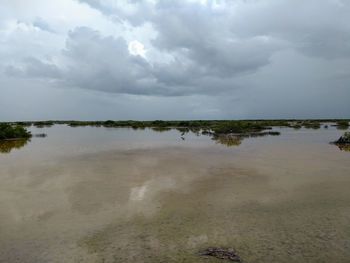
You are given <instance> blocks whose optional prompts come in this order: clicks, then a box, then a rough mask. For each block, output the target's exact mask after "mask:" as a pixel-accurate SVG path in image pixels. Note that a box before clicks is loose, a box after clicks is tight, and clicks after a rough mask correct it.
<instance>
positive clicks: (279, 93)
mask: <svg viewBox="0 0 350 263" xmlns="http://www.w3.org/2000/svg"><path fill="white" fill-rule="evenodd" d="M35 2H37V3H36V6H40V7H41V8H40V10H39V9H38V8H35V7H34V6H33V5H28V4H27V3H26V2H25V1H20V0H15V1H7V0H5V3H4V4H3V5H4V9H3V11H0V36H1V39H2V41H1V42H0V58H1V62H0V70H1V73H0V83H6V85H12V86H13V88H9V87H6V92H7V93H8V95H9V96H19V95H16V94H17V91H19V90H21V89H25V88H26V87H22V86H21V85H22V84H20V83H23V82H25V83H29V85H27V86H30V87H33V89H34V87H38V86H40V87H43V86H44V87H45V88H46V89H47V90H52V92H55V90H57V89H59V90H60V89H61V90H62V91H61V92H66V93H67V96H68V94H72V91H70V90H74V92H73V93H74V96H76V97H77V100H78V101H79V103H80V104H78V105H77V106H76V107H80V108H85V107H92V106H87V105H86V104H85V102H82V101H81V99H78V97H79V90H80V91H81V92H80V93H81V94H82V95H81V96H83V97H84V96H86V92H90V94H93V96H92V97H93V98H95V99H96V102H93V103H97V101H99V99H100V98H101V97H104V96H106V94H110V95H111V96H114V97H113V98H114V99H113V102H111V105H110V107H113V106H112V105H115V107H116V111H117V109H118V108H119V107H121V106H120V105H121V100H125V98H126V97H125V96H127V98H128V99H130V101H131V102H130V110H133V109H134V112H133V113H132V114H131V115H130V114H129V115H128V116H131V117H133V118H141V119H143V118H151V119H153V118H168V119H171V118H175V117H176V118H183V119H188V118H203V119H206V118H258V117H259V118H303V117H305V118H307V117H316V118H319V117H348V116H349V114H350V106H348V105H349V104H348V101H347V99H346V98H350V87H349V83H350V82H349V81H350V75H349V72H350V26H349V25H350V3H349V1H345V0H344V1H342V0H321V1H319V0H317V1H316V0H310V1H302V0H296V1H294V0H293V1H292V0H281V1H273V0H266V1H256V0H246V1H243V0H231V1H209V0H208V1H199V0H198V1H196V0H188V1H135V0H133V1H113V0H106V1H100V0H79V1H77V0H76V1H75V0H64V1H56V2H54V4H53V5H51V6H50V5H49V4H47V3H46V2H45V1H43V0H37V1H35ZM1 78H2V79H1ZM27 88H28V87H27ZM3 89H4V90H5V88H3ZM40 89H41V88H40ZM11 90H13V92H12V91H11ZM14 90H15V91H16V92H14ZM45 94H46V92H45ZM83 94H84V95H83ZM62 96H63V95H62ZM89 96H90V95H89ZM130 96H131V97H130ZM63 97H64V96H63ZM121 98H123V99H121ZM2 100H3V99H2ZM89 100H91V98H90V99H89ZM174 100H175V101H177V102H178V103H176V102H175V101H174ZM13 101H15V99H13ZM159 101H163V102H166V101H168V102H170V101H172V102H174V103H160V104H159V103H158V102H159ZM190 101H195V102H196V103H195V104H191V103H190V104H191V105H188V103H189V102H190ZM0 102H1V100H0ZM90 102H91V101H90ZM201 102H202V103H201ZM135 103H138V107H137V109H138V110H136V107H134V106H135V105H133V104H135ZM177 104H178V105H182V106H184V104H186V107H184V109H186V110H184V111H183V112H181V113H180V114H177V115H176V116H175V115H173V116H172V114H171V113H169V112H172V111H171V110H170V111H165V110H164V107H174V109H175V108H176V105H177ZM157 105H158V106H157ZM193 105H195V106H193ZM295 105H298V107H297V108H296V107H295ZM322 105H323V106H322ZM0 107H1V106H0ZM105 107H107V106H105ZM108 107H109V106H108ZM123 107H124V108H125V107H126V106H125V105H124V106H123ZM80 108H79V109H80ZM140 108H142V109H143V110H141V111H140V110H139V109H140ZM77 112H80V110H79V111H77ZM104 112H106V111H104V110H103V107H102V108H101V110H100V112H95V113H94V114H93V115H92V118H103V117H104V115H103V114H104ZM163 113H164V114H163ZM65 114H66V113H64V114H62V115H60V114H59V113H57V112H55V113H54V114H53V115H52V117H55V118H65V117H66V115H65ZM33 115H35V113H33ZM107 115H108V116H107ZM107 115H106V116H105V118H110V117H115V118H123V116H122V115H121V113H120V114H119V113H116V114H115V115H113V114H112V113H108V114H107ZM11 116H12V115H11ZM20 116H21V113H18V117H19V118H20ZM56 116H57V117H56ZM0 117H2V118H8V117H7V114H6V112H4V111H2V112H1V114H0ZM39 117H40V116H39ZM73 117H74V116H73ZM76 118H91V117H87V116H86V115H84V114H81V113H79V114H77V115H76Z"/></svg>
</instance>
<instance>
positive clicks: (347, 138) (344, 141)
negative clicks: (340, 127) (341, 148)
mask: <svg viewBox="0 0 350 263" xmlns="http://www.w3.org/2000/svg"><path fill="white" fill-rule="evenodd" d="M334 143H335V144H338V145H339V144H341V145H350V132H346V133H344V135H343V136H341V137H340V138H339V139H338V140H337V141H335V142H334Z"/></svg>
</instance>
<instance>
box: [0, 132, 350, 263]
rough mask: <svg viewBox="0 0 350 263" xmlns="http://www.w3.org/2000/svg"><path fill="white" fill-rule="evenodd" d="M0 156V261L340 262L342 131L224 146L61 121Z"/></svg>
mask: <svg viewBox="0 0 350 263" xmlns="http://www.w3.org/2000/svg"><path fill="white" fill-rule="evenodd" d="M32 130H33V132H34V133H43V132H45V133H47V135H48V137H46V138H32V139H31V141H30V142H27V143H22V144H23V145H22V144H21V145H19V144H15V145H16V146H17V147H14V148H13V149H10V150H9V146H8V145H6V147H5V148H4V149H6V151H3V153H0V167H1V169H0V262H28V263H34V262H35V263H41V262H137V263H138V262H145V263H148V262H198V263H200V262H220V261H219V260H217V259H213V258H203V257H200V256H198V251H199V250H201V249H203V248H206V247H208V246H222V247H234V248H235V249H236V250H237V251H238V253H239V255H240V256H241V258H242V259H243V260H244V262H248V263H249V262H250V263H253V262H289V263H290V262H317V263H320V262H332V263H334V262H349V261H350V227H349V223H350V191H349V189H350V152H347V151H341V150H340V149H339V148H337V147H336V146H335V145H331V144H329V142H330V141H334V140H336V139H337V138H338V137H339V136H340V135H341V134H342V133H343V131H339V130H336V129H333V128H329V129H320V130H303V129H301V130H292V129H281V130H280V131H281V135H280V136H271V137H269V136H267V137H259V138H248V139H244V140H243V141H242V142H241V144H239V145H238V146H232V147H226V146H225V145H221V144H219V143H216V142H214V141H213V140H211V139H210V138H209V137H208V136H196V135H194V134H186V135H185V136H184V137H185V140H182V139H181V138H180V133H179V132H178V131H176V130H171V131H166V132H155V131H152V130H149V129H146V130H136V131H135V130H132V129H113V128H93V127H84V128H83V127H78V128H70V127H66V126H63V125H59V126H54V127H51V128H44V129H35V128H33V129H32Z"/></svg>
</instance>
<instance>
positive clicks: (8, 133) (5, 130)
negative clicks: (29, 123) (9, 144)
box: [0, 123, 32, 140]
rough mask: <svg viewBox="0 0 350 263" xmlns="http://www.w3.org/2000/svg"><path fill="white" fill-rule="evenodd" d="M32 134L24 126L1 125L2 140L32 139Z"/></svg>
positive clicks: (0, 134)
mask: <svg viewBox="0 0 350 263" xmlns="http://www.w3.org/2000/svg"><path fill="white" fill-rule="evenodd" d="M31 136H32V134H31V133H30V132H29V131H27V130H26V129H25V128H24V127H23V126H20V125H11V124H8V123H0V140H6V139H22V138H30V137H31Z"/></svg>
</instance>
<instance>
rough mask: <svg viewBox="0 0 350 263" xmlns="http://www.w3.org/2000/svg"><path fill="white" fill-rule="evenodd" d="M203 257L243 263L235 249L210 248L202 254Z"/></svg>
mask: <svg viewBox="0 0 350 263" xmlns="http://www.w3.org/2000/svg"><path fill="white" fill-rule="evenodd" d="M200 255H201V256H210V257H215V258H218V259H223V260H229V261H233V262H242V260H241V258H240V257H239V256H238V255H237V253H236V251H235V250H234V249H233V248H220V247H209V248H207V249H205V250H203V251H201V252H200Z"/></svg>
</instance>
